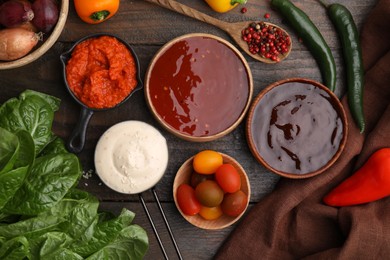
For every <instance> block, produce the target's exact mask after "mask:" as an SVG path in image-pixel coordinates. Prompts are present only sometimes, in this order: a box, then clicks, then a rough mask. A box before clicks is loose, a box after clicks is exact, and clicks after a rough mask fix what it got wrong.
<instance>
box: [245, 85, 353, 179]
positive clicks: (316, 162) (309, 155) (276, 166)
mask: <svg viewBox="0 0 390 260" xmlns="http://www.w3.org/2000/svg"><path fill="white" fill-rule="evenodd" d="M347 133H348V122H347V117H346V114H345V111H344V109H343V106H342V104H341V102H340V101H339V99H338V98H337V96H336V95H334V93H333V92H331V91H330V90H329V89H328V88H327V87H325V86H324V85H322V84H321V83H318V82H316V81H313V80H309V79H303V78H291V79H285V80H281V81H278V82H275V83H273V84H271V85H269V86H268V87H266V88H265V89H264V90H263V91H261V92H260V94H259V95H258V96H257V97H256V98H255V100H254V101H253V103H252V106H251V108H250V110H249V113H248V119H247V123H246V138H247V142H248V145H249V148H250V150H251V152H252V154H253V156H254V157H255V158H256V160H257V161H258V162H260V163H261V164H262V165H264V167H266V168H267V169H268V170H270V171H272V172H273V173H275V174H278V175H280V176H283V177H287V178H293V179H302V178H308V177H312V176H315V175H318V174H321V173H322V172H324V171H325V170H326V169H328V168H329V167H331V166H332V165H333V164H334V162H335V161H336V160H337V159H338V158H339V156H340V155H341V153H342V151H343V150H344V146H345V143H346V141H347Z"/></svg>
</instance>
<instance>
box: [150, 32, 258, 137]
mask: <svg viewBox="0 0 390 260" xmlns="http://www.w3.org/2000/svg"><path fill="white" fill-rule="evenodd" d="M216 68H218V69H216ZM144 91H145V98H146V101H147V104H148V106H149V108H150V111H151V112H152V114H153V116H154V117H155V118H156V120H157V121H158V122H159V123H160V124H161V125H162V126H163V127H164V128H165V129H166V130H167V131H169V132H170V133H172V134H173V135H175V136H177V137H179V138H182V139H184V140H187V141H193V142H206V141H212V140H215V139H218V138H220V137H222V136H225V135H227V134H228V133H230V132H231V131H233V130H234V129H235V128H236V127H237V126H238V125H239V123H240V122H241V121H242V120H243V118H244V116H245V114H246V112H247V110H248V109H249V106H250V101H251V99H252V92H253V79H252V74H251V71H250V68H249V66H248V64H247V62H246V60H245V58H244V57H243V56H242V54H241V52H240V51H238V50H237V48H235V47H234V46H233V45H232V44H231V43H229V42H228V41H226V40H224V39H222V38H220V37H217V36H214V35H210V34H203V33H193V34H186V35H183V36H180V37H178V38H175V39H173V40H171V41H170V42H168V43H167V44H165V45H164V46H163V47H162V48H161V49H160V50H159V51H158V52H157V53H156V55H155V56H154V58H153V59H152V61H151V63H150V64H149V67H148V70H147V72H146V76H145V89H144Z"/></svg>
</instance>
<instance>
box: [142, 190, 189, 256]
mask: <svg viewBox="0 0 390 260" xmlns="http://www.w3.org/2000/svg"><path fill="white" fill-rule="evenodd" d="M152 192H153V195H154V198H155V200H156V202H157V205H158V208H159V210H160V213H161V215H162V217H163V219H164V223H165V226H166V227H167V229H168V232H169V236H170V237H171V240H172V243H173V245H174V247H175V250H176V253H177V256H178V257H179V259H180V260H183V257H182V256H181V253H180V250H179V247H178V245H177V243H176V240H175V237H174V235H173V232H172V230H171V227H170V225H169V222H168V219H167V218H166V216H165V213H164V209H163V207H162V205H161V203H160V200H159V198H158V196H157V192H156V190H155V189H154V188H152ZM138 196H139V198H140V201H141V203H142V207H143V208H144V210H145V213H146V215H147V217H148V219H149V222H150V224H151V226H152V228H153V232H154V234H155V235H156V238H157V241H158V244H159V246H160V248H161V251H162V253H163V254H164V257H165V259H167V260H168V259H169V257H168V255H167V252H166V250H165V247H164V245H163V243H162V241H161V238H160V235H159V234H158V231H157V228H156V225H155V224H154V221H153V218H152V216H151V215H150V213H149V210H148V207H147V205H146V203H145V200H144V198H143V197H142V194H139V195H138Z"/></svg>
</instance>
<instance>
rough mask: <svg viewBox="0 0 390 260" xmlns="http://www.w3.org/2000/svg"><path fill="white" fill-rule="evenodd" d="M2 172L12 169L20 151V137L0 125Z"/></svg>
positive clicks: (0, 165)
mask: <svg viewBox="0 0 390 260" xmlns="http://www.w3.org/2000/svg"><path fill="white" fill-rule="evenodd" d="M0 136H1V141H0V174H2V173H4V172H7V171H10V170H11V169H12V168H13V166H14V163H15V161H16V159H17V156H18V153H19V146H20V143H19V139H18V137H17V136H16V135H14V134H13V133H11V132H9V131H7V130H5V129H4V128H1V127H0Z"/></svg>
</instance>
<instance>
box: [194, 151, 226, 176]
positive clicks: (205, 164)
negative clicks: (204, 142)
mask: <svg viewBox="0 0 390 260" xmlns="http://www.w3.org/2000/svg"><path fill="white" fill-rule="evenodd" d="M222 163H223V158H222V155H221V154H220V153H218V152H216V151H212V150H204V151H201V152H199V153H197V154H196V155H195V156H194V161H193V163H192V165H193V167H194V170H195V171H196V172H198V173H201V174H213V173H215V171H216V170H217V168H218V167H219V166H221V165H222Z"/></svg>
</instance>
